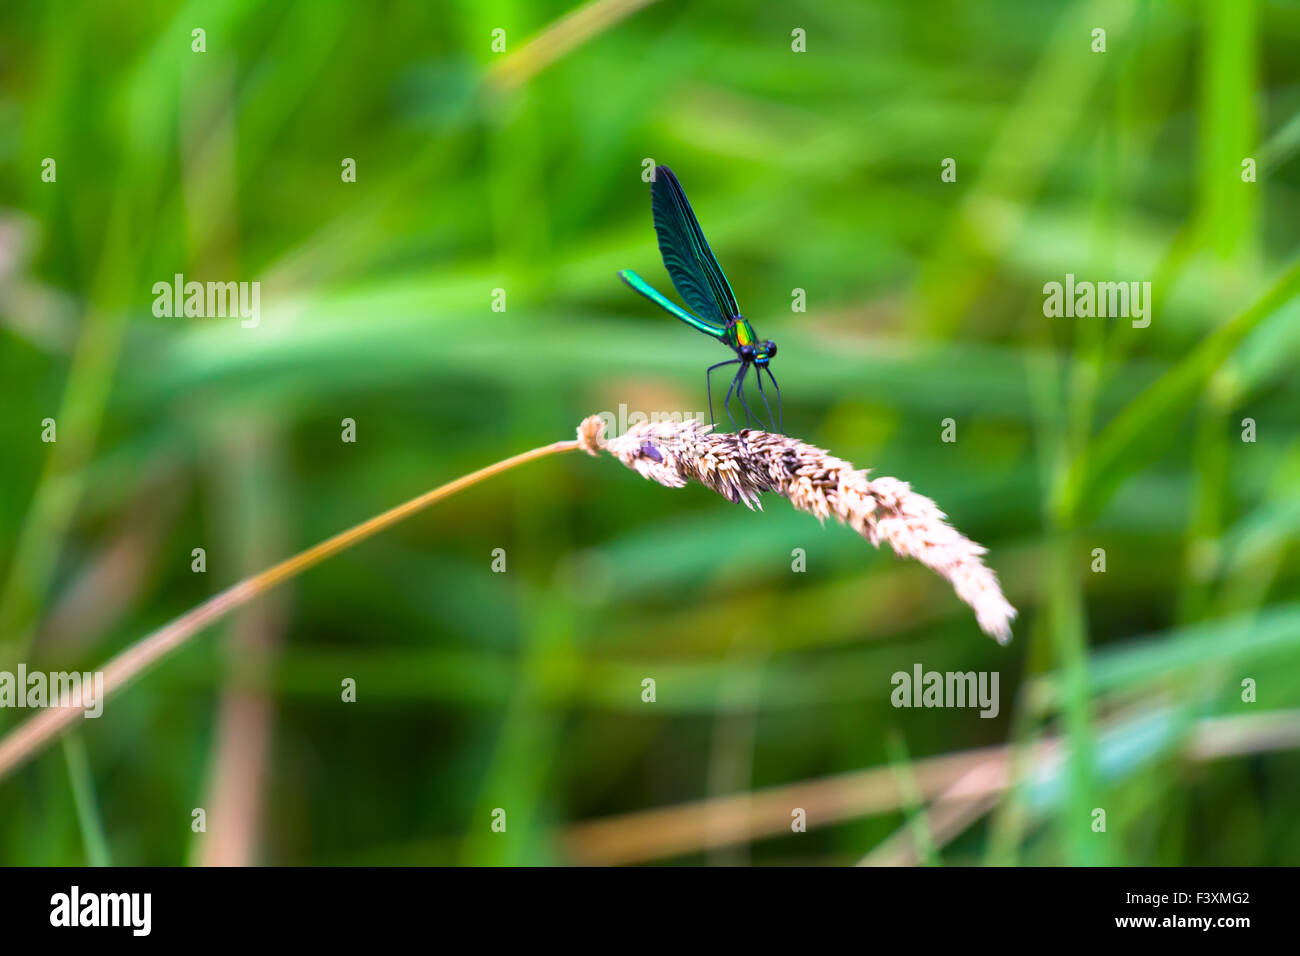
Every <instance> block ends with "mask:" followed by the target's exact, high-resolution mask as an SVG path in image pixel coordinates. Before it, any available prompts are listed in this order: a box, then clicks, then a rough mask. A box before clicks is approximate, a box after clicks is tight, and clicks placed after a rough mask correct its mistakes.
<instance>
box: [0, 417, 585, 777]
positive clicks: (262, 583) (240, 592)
mask: <svg viewBox="0 0 1300 956" xmlns="http://www.w3.org/2000/svg"><path fill="white" fill-rule="evenodd" d="M580 447H581V445H580V444H579V443H578V442H577V441H557V442H555V443H554V444H551V445H543V446H542V447H540V448H534V449H533V450H532V451H526V452H524V453H523V454H520V455H515V456H513V457H512V458H506V459H505V460H503V461H499V462H497V463H496V464H494V465H488V466H487V467H486V468H480V469H479V470H478V471H475V472H471V473H470V474H468V475H465V476H463V477H461V478H457V479H456V480H455V481H451V482H448V483H447V484H445V485H442V486H441V487H439V488H434V489H433V490H432V491H427V492H425V493H424V494H422V495H420V496H419V497H417V498H412V499H411V500H410V501H408V502H406V503H404V504H400V505H398V506H397V507H395V508H391V509H389V510H388V511H385V512H384V513H383V514H380V515H376V516H375V517H373V518H371V519H369V520H368V521H363V522H361V524H359V525H356V526H355V527H352V528H349V529H348V530H347V531H343V532H341V533H339V534H336V535H335V536H334V537H332V538H329V539H328V540H326V541H322V542H321V543H320V544H318V545H316V546H314V547H311V548H308V549H307V550H306V551H303V552H301V553H299V554H296V555H294V556H293V557H292V558H289V559H288V560H286V561H281V562H280V563H279V564H277V565H275V566H273V567H270V568H268V569H266V570H265V571H262V572H261V573H259V574H255V575H253V576H252V577H251V578H245V579H244V580H243V581H240V582H239V583H238V584H235V585H232V586H231V587H229V588H227V589H226V590H224V591H222V592H221V593H219V594H217V595H215V596H213V597H211V598H209V599H208V600H206V601H204V602H203V603H202V604H200V605H198V607H195V608H193V609H192V610H190V611H187V612H186V613H184V614H182V615H181V616H180V617H178V618H176V619H175V620H174V621H172V622H171V623H169V624H167V625H165V626H163V627H161V628H159V629H158V630H156V631H154V632H153V633H152V634H149V635H148V636H147V637H143V638H141V639H140V640H139V641H137V642H136V643H134V644H132V645H131V646H130V647H128V648H127V649H126V650H124V651H122V653H120V654H118V655H117V656H116V657H114V658H113V659H112V660H110V661H109V662H108V664H106V665H105V666H104V668H103V671H104V691H103V693H104V696H106V697H107V696H108V695H109V694H112V693H113V692H115V691H117V690H120V689H121V688H122V687H124V686H126V685H127V684H128V683H130V682H131V681H132V680H133V679H134V678H136V677H138V676H139V675H140V674H141V673H142V672H143V671H145V670H146V669H147V668H148V667H150V666H151V665H152V664H154V663H156V662H157V661H158V660H160V659H161V658H162V657H164V656H166V655H167V654H168V653H169V652H171V651H173V650H175V649H176V648H177V647H180V646H181V645H182V644H184V643H185V642H186V641H188V640H189V639H190V638H191V637H193V636H194V635H196V634H198V633H199V632H200V631H201V630H203V629H204V628H205V627H207V626H208V625H209V624H211V623H212V622H213V621H216V620H218V619H220V618H221V617H224V616H225V615H226V613H227V612H229V611H232V610H234V609H235V608H237V607H241V606H242V605H244V604H247V603H248V602H249V601H251V600H253V598H255V597H258V596H259V595H262V594H265V593H266V592H267V591H269V590H271V589H272V588H273V587H275V586H276V585H277V584H280V583H282V582H284V581H287V580H289V579H290V578H292V577H295V576H297V575H299V574H302V572H304V571H306V570H307V569H308V568H313V567H315V566H316V565H318V564H320V563H321V562H322V561H324V560H325V559H326V558H330V557H333V556H334V555H336V554H338V553H339V552H340V551H346V550H347V549H348V548H350V547H352V546H353V545H355V544H359V543H360V542H362V541H364V540H366V539H367V538H369V537H372V536H373V535H376V534H378V533H379V532H380V531H383V530H385V529H386V528H390V527H392V526H393V525H395V524H397V523H398V522H400V521H402V520H404V519H406V518H409V517H410V516H411V515H413V514H415V513H416V512H417V511H421V510H423V509H424V508H427V507H428V506H429V505H431V504H433V503H434V502H437V501H441V500H442V499H443V498H449V497H451V496H452V495H454V494H456V493H457V492H458V491H464V490H465V489H466V488H469V487H471V486H472V485H476V484H478V483H479V482H480V481H485V480H487V479H488V478H492V477H493V476H495V475H499V474H501V473H502V472H505V471H509V470H510V469H511V468H515V467H517V466H519V465H522V464H525V463H527V462H530V461H535V460H536V459H538V458H545V457H546V456H548V455H556V454H560V453H561V452H566V451H577V450H578V449H579V448H580ZM81 714H82V708H80V707H73V706H61V707H50V708H49V709H47V710H43V711H41V712H40V713H38V714H37V715H36V716H34V717H32V718H31V719H30V720H28V721H26V722H25V723H23V724H20V725H19V726H18V727H17V728H15V729H14V730H13V731H12V732H10V733H9V734H7V735H6V736H5V737H4V739H3V740H0V779H3V778H4V777H5V776H7V775H8V774H9V773H10V771H12V770H13V769H14V768H15V767H17V766H19V765H20V764H22V763H23V761H25V760H26V759H27V758H28V757H30V756H31V755H32V754H34V753H35V752H36V751H37V750H39V749H40V748H41V747H42V746H43V745H45V744H46V743H48V742H49V741H51V740H52V739H54V737H56V736H57V735H58V734H59V732H60V731H62V730H64V729H65V728H66V727H67V726H68V725H69V724H71V723H72V722H73V721H74V720H76V719H77V718H78V717H80V716H81Z"/></svg>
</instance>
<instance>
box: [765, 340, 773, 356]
mask: <svg viewBox="0 0 1300 956" xmlns="http://www.w3.org/2000/svg"><path fill="white" fill-rule="evenodd" d="M763 351H764V352H766V353H767V357H768V358H771V357H772V356H774V355H775V354H776V343H775V342H773V341H772V340H771V339H768V340H767V341H766V342H764V343H763Z"/></svg>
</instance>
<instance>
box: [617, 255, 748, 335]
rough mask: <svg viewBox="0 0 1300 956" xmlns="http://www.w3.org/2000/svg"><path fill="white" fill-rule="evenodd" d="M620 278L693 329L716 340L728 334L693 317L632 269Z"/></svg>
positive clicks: (621, 273) (720, 328) (719, 327)
mask: <svg viewBox="0 0 1300 956" xmlns="http://www.w3.org/2000/svg"><path fill="white" fill-rule="evenodd" d="M618 277H619V278H620V279H622V280H623V281H624V282H626V283H627V284H628V285H630V286H631V287H632V288H633V289H635V290H636V291H637V292H640V293H641V294H642V295H643V296H645V297H646V298H647V299H649V300H650V301H651V302H653V303H654V304H655V305H657V306H659V308H661V309H663V310H664V311H665V312H667V313H668V314H669V315H675V316H676V317H677V318H679V319H681V320H682V321H683V322H685V323H686V324H687V325H689V326H691V327H692V328H696V329H699V330H700V331H701V332H704V333H705V334H707V335H712V336H713V337H714V338H715V339H720V338H722V337H723V335H725V334H726V333H725V332H724V330H723V329H722V327H721V326H719V325H714V324H713V323H712V322H706V321H704V320H703V319H701V318H700V317H699V316H695V315H691V313H689V312H687V311H686V310H685V309H683V308H682V307H681V306H680V305H678V304H677V303H676V302H674V301H673V300H672V299H670V298H668V296H666V295H664V294H663V293H662V292H660V291H659V290H658V289H656V288H655V287H654V286H652V285H651V284H650V283H649V282H646V281H645V279H642V278H641V277H640V276H639V275H637V274H636V273H635V272H633V271H632V270H631V269H624V270H623V271H622V272H620V273H619V274H618Z"/></svg>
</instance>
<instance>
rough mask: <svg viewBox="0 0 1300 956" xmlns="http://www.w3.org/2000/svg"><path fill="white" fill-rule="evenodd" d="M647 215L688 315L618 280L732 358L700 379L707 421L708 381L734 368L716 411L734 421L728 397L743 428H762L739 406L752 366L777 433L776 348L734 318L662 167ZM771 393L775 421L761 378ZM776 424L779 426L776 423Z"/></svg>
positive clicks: (730, 296) (724, 287)
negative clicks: (734, 402) (722, 345)
mask: <svg viewBox="0 0 1300 956" xmlns="http://www.w3.org/2000/svg"><path fill="white" fill-rule="evenodd" d="M650 209H651V212H652V213H654V223H655V233H656V234H657V235H658V236H659V255H660V256H661V257H662V258H663V260H664V268H665V269H666V270H667V271H668V277H669V278H670V279H672V282H673V287H674V288H676V289H677V294H678V295H680V296H681V297H682V299H683V300H684V301H685V302H686V304H687V305H688V306H689V307H690V309H692V310H694V311H688V310H687V309H683V308H682V307H681V306H679V305H678V304H677V303H676V302H673V301H672V300H671V299H669V298H668V297H667V296H665V295H664V294H663V293H661V292H659V290H657V289H655V288H654V287H653V286H651V285H650V283H648V282H646V281H645V279H642V278H641V277H640V276H639V275H637V274H636V273H635V272H633V271H632V270H630V269H624V270H623V271H622V272H620V273H619V274H618V276H619V278H620V279H622V280H623V281H624V282H626V283H627V284H628V285H630V286H631V287H632V288H633V289H635V290H636V291H637V292H640V293H641V294H642V295H643V296H645V297H646V298H647V299H649V300H650V301H651V302H653V303H654V304H655V305H657V306H659V307H660V308H662V309H663V310H664V311H665V312H668V313H669V314H670V315H674V316H676V317H677V318H679V319H681V320H682V321H683V322H685V323H686V324H687V325H689V326H691V327H692V328H696V329H699V330H700V331H701V332H703V333H705V334H706V335H711V336H713V337H714V338H715V339H717V340H718V341H720V342H723V343H725V344H726V345H727V346H729V347H730V348H731V349H732V350H733V351H734V352H735V353H736V357H735V358H734V359H729V360H728V361H726V362H718V363H717V364H716V365H711V366H709V368H708V369H707V370H706V371H705V373H704V388H705V390H706V391H707V392H708V396H709V417H710V418H713V389H712V387H711V385H710V382H709V376H710V375H712V374H713V370H714V369H716V368H722V367H723V366H724V365H739V366H740V368H739V369H738V370H737V371H736V375H735V377H734V378H732V380H731V385H730V386H729V387H728V388H727V397H726V398H725V399H724V400H723V402H722V409H723V411H725V412H726V413H727V418H728V419H730V420H731V423H732V425H735V424H736V420H735V419H734V418H732V416H731V396H732V393H733V392H735V394H736V395H737V396H738V397H739V398H740V404H741V406H742V407H743V408H744V409H745V424H746V425H748V424H749V422H750V419H753V420H754V421H756V422H758V423H759V424H760V425H761V424H762V422H761V420H760V419H759V418H758V416H757V415H755V414H754V413H753V412H752V411H751V410H750V408H749V403H748V402H747V401H745V376H746V375H747V374H748V373H749V369H750V367H751V366H752V367H753V368H754V377H755V378H756V379H758V392H759V395H760V396H761V397H762V399H763V407H764V408H765V409H767V417H768V420H769V421H770V422H771V423H772V424H773V426H774V427H775V428H776V430H777V431H781V429H782V427H783V426H784V419H783V418H780V416H781V387H780V386H779V385H777V383H776V376H774V375H773V374H772V364H771V363H772V359H773V358H774V357H775V355H776V343H775V342H773V341H772V340H771V339H767V340H766V341H763V342H760V341H758V338H757V337H756V336H755V335H754V328H753V326H751V325H750V324H749V321H748V320H747V319H746V318H745V317H744V316H743V315H741V314H740V307H739V306H738V305H736V296H735V294H734V293H733V292H732V291H731V284H730V283H729V282H727V277H726V276H725V275H724V274H723V272H722V267H721V266H719V265H718V260H717V259H715V258H714V257H713V250H712V249H710V248H709V243H708V241H707V240H706V239H705V238H704V232H703V231H702V230H701V229H700V223H699V221H698V220H697V219H696V218H695V212H694V211H693V210H692V209H691V204H690V203H689V202H688V201H687V199H686V193H685V192H683V191H682V184H681V183H679V182H678V181H677V177H676V176H674V175H673V171H672V170H671V169H669V168H668V167H667V166H656V167H655V169H654V180H653V182H652V183H651V185H650ZM764 372H766V373H767V377H768V378H769V379H770V380H771V382H772V387H773V388H774V389H776V409H777V416H778V418H773V417H772V406H771V405H769V404H768V401H767V393H766V392H765V391H764V390H763V373H764ZM778 422H779V423H778Z"/></svg>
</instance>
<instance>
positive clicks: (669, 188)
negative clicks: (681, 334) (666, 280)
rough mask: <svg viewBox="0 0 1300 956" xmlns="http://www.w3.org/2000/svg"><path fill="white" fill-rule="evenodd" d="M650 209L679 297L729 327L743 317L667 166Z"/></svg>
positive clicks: (660, 169) (658, 173) (658, 174)
mask: <svg viewBox="0 0 1300 956" xmlns="http://www.w3.org/2000/svg"><path fill="white" fill-rule="evenodd" d="M650 209H651V212H653V213H654V221H655V233H656V234H657V235H658V237H659V255H660V256H662V257H663V260H664V268H665V269H667V270H668V275H669V277H670V278H671V279H672V280H673V286H674V287H675V288H676V289H677V293H678V295H680V296H681V297H682V299H683V300H685V302H686V304H687V305H688V306H690V307H691V308H692V309H694V310H695V312H696V314H697V315H699V316H700V317H701V318H703V319H705V320H707V321H710V322H715V323H719V324H723V325H725V324H726V323H727V321H728V320H730V319H731V318H733V317H735V316H737V315H739V314H740V308H739V306H737V305H736V296H735V294H734V293H733V292H732V291H731V284H730V283H728V282H727V277H726V276H725V275H724V274H723V272H722V267H721V266H719V265H718V260H717V259H715V258H714V257H713V250H712V249H710V248H709V243H708V241H707V240H706V239H705V238H704V231H703V230H702V229H700V223H699V220H697V219H696V218H695V212H694V211H693V210H692V209H691V204H690V203H689V202H688V201H687V199H686V193H685V192H684V191H683V190H682V184H681V183H679V182H678V181H677V177H676V176H674V175H673V171H672V170H671V169H669V168H668V167H667V166H656V167H655V180H654V182H653V183H652V184H651V186H650ZM638 291H639V290H638Z"/></svg>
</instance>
